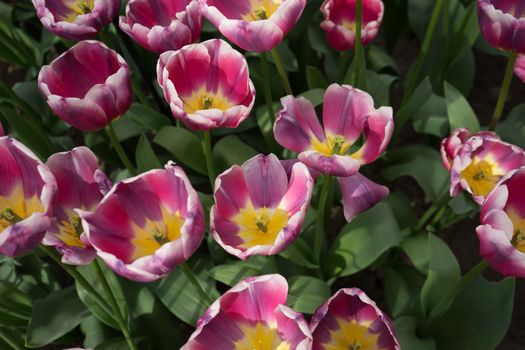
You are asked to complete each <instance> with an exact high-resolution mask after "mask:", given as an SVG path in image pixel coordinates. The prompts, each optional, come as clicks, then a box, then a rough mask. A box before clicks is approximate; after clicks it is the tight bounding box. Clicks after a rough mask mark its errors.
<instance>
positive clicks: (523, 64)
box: [514, 56, 525, 83]
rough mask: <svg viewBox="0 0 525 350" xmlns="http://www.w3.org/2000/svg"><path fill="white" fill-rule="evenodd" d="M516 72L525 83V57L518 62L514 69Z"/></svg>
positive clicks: (519, 58)
mask: <svg viewBox="0 0 525 350" xmlns="http://www.w3.org/2000/svg"><path fill="white" fill-rule="evenodd" d="M514 72H515V73H516V75H517V76H518V78H520V79H521V81H522V82H524V83H525V56H520V57H518V59H517V60H516V66H515V67H514Z"/></svg>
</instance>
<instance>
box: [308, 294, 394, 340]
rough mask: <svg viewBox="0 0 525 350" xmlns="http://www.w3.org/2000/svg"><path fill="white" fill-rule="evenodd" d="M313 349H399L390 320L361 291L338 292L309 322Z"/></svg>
mask: <svg viewBox="0 0 525 350" xmlns="http://www.w3.org/2000/svg"><path fill="white" fill-rule="evenodd" d="M310 330H311V332H312V338H313V346H312V350H348V349H349V350H358V349H359V350H368V349H370V350H372V349H381V350H400V349H401V347H400V345H399V342H398V340H397V338H396V333H395V330H394V327H393V326H392V324H391V322H390V320H389V319H388V317H387V316H386V315H385V314H384V313H383V312H382V311H381V310H380V309H379V308H378V307H377V306H376V304H375V302H374V301H372V300H371V299H370V298H369V297H368V296H367V295H366V294H365V293H363V291H361V290H360V289H358V288H346V289H341V290H339V291H338V292H337V293H336V294H335V295H334V296H333V297H331V298H330V299H329V300H328V301H327V302H326V303H324V304H323V305H321V306H320V307H319V308H318V309H317V311H316V312H315V314H314V315H313V317H312V321H311V322H310Z"/></svg>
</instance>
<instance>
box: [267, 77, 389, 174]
mask: <svg viewBox="0 0 525 350" xmlns="http://www.w3.org/2000/svg"><path fill="white" fill-rule="evenodd" d="M281 103H282V105H283V109H282V110H281V111H280V112H279V113H278V116H277V120H276V121H275V124H274V135H275V139H276V140H277V142H278V143H279V144H280V145H281V146H283V147H285V148H288V149H289V150H291V151H294V152H298V153H299V160H300V161H301V162H303V163H304V164H306V165H307V166H308V167H311V168H314V169H316V170H318V171H319V172H321V173H323V174H325V175H334V176H341V177H345V176H351V175H354V174H355V173H357V171H358V170H359V168H360V166H361V165H362V164H368V163H371V162H373V161H374V160H376V159H377V158H378V157H379V156H380V155H381V154H382V153H383V151H384V150H385V148H386V146H387V145H388V143H389V142H390V137H391V136H392V132H393V130H394V122H393V118H392V108H390V107H381V108H379V109H375V108H374V101H373V100H372V97H371V96H370V95H369V94H368V93H366V92H364V91H361V90H358V89H355V88H353V87H351V86H349V85H338V84H332V85H330V86H329V87H328V90H326V94H325V96H324V107H323V123H324V129H323V127H322V126H321V124H320V123H319V120H318V119H317V116H316V113H315V109H314V106H313V105H312V103H311V102H310V101H308V100H307V99H305V98H303V97H300V98H297V99H296V98H294V97H293V96H286V97H283V98H282V99H281ZM361 136H363V137H364V142H363V144H362V146H361V147H360V148H358V149H356V147H355V143H356V142H357V141H358V140H359V138H360V137H361Z"/></svg>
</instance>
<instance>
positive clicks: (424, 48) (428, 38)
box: [401, 0, 443, 106]
mask: <svg viewBox="0 0 525 350" xmlns="http://www.w3.org/2000/svg"><path fill="white" fill-rule="evenodd" d="M442 8H443V0H436V4H435V5H434V10H433V11H432V17H431V18H430V23H429V25H428V28H427V31H426V33H425V37H424V39H423V44H422V45H421V50H420V51H419V54H418V56H417V59H416V63H415V66H414V69H413V70H412V71H411V72H410V75H409V77H408V81H407V85H406V90H405V94H404V95H403V101H402V103H401V105H402V106H403V105H405V104H406V103H407V102H408V99H409V98H410V96H412V92H414V89H415V88H416V84H417V79H418V77H419V72H420V71H421V68H422V67H423V63H424V62H425V59H426V57H427V53H428V49H429V48H430V43H431V42H432V37H433V36H434V31H435V30H436V25H437V23H438V19H439V15H440V13H441V9H442Z"/></svg>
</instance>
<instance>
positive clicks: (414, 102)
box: [394, 77, 432, 135]
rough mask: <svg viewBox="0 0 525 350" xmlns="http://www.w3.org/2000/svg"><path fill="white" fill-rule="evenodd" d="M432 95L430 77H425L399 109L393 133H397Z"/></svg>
mask: <svg viewBox="0 0 525 350" xmlns="http://www.w3.org/2000/svg"><path fill="white" fill-rule="evenodd" d="M431 95H432V84H430V78H429V77H425V79H423V80H422V81H421V83H419V85H418V87H417V88H416V89H415V90H414V93H413V94H412V96H410V98H409V99H408V102H407V103H406V104H405V105H404V106H403V107H401V108H400V109H399V112H397V116H396V129H395V131H394V132H395V134H396V135H398V134H399V133H400V132H401V130H402V129H403V126H404V125H405V124H406V123H407V122H408V121H409V120H410V119H411V118H412V117H413V115H414V113H416V111H417V110H419V109H420V108H421V106H423V104H424V103H425V102H426V101H428V99H429V98H430V96H431Z"/></svg>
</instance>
